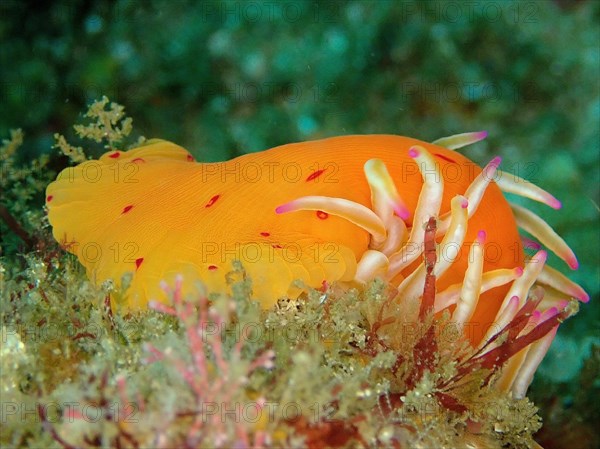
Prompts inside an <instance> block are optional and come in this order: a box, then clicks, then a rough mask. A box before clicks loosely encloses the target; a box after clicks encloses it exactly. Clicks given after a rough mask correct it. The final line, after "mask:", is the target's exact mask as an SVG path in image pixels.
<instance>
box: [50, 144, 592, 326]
mask: <svg viewBox="0 0 600 449" xmlns="http://www.w3.org/2000/svg"><path fill="white" fill-rule="evenodd" d="M484 137H485V133H466V134H460V135H456V136H452V137H448V138H444V139H439V140H438V141H436V142H435V143H426V142H422V141H419V140H416V139H412V138H408V137H401V136H395V135H351V136H342V137H333V138H327V139H323V140H316V141H310V142H301V143H292V144H288V145H282V146H279V147H276V148H272V149H270V150H266V151H263V152H259V153H252V154H246V155H244V156H241V157H238V158H235V159H233V160H230V161H227V162H222V163H197V162H195V161H194V159H193V158H192V156H191V155H190V154H189V153H188V152H187V151H186V150H185V149H183V148H181V147H179V146H177V145H175V144H173V143H170V142H166V141H162V140H151V141H149V142H148V143H147V144H146V145H144V146H141V147H138V148H136V149H132V150H129V151H124V152H122V151H111V152H109V153H106V154H104V155H103V156H102V157H101V158H100V159H99V160H90V161H86V162H84V163H82V164H80V165H78V166H76V167H71V168H67V169H65V170H64V171H63V172H61V174H60V175H59V177H58V179H57V180H56V181H54V182H53V183H51V184H50V185H49V186H48V189H47V198H46V200H47V201H46V204H47V208H48V217H49V220H50V223H51V224H52V226H53V233H54V236H55V238H56V239H57V240H58V241H59V242H61V244H62V245H63V246H64V247H65V248H66V249H67V250H68V251H70V252H72V253H73V254H75V255H77V257H78V258H79V260H80V262H81V263H82V264H83V265H84V266H85V267H86V269H87V274H88V276H89V278H90V279H91V280H93V281H94V282H95V283H96V284H100V283H102V282H104V281H106V280H108V279H112V281H113V282H114V283H115V285H116V287H117V289H118V288H120V287H121V283H122V278H123V275H124V274H126V273H131V275H132V277H131V279H130V283H129V286H128V289H127V290H126V291H125V294H124V296H122V298H121V303H120V304H119V305H120V306H121V307H124V308H125V309H126V310H136V309H141V308H145V307H146V306H147V304H148V302H149V301H150V300H158V301H166V297H165V295H164V293H163V292H162V290H161V289H160V287H159V284H160V282H161V281H162V280H167V281H172V279H173V278H174V276H175V275H178V274H181V275H183V276H184V278H185V279H198V280H201V281H202V282H203V283H204V284H205V285H206V287H207V289H208V291H213V292H228V289H229V287H228V285H227V283H226V280H225V274H226V273H227V272H228V271H230V270H231V262H232V261H233V260H240V261H241V262H242V264H243V266H244V268H245V270H246V272H247V273H248V275H249V276H250V278H251V279H252V281H253V284H252V285H253V295H254V297H255V298H256V299H257V300H258V301H260V302H261V304H262V305H263V306H264V307H265V308H267V307H270V306H272V305H273V304H274V303H275V302H276V300H277V299H278V298H280V297H285V296H288V297H298V295H299V294H300V293H301V292H302V289H301V288H300V287H298V283H295V282H294V281H295V280H298V279H299V280H301V281H302V282H303V284H304V285H306V286H310V287H320V286H321V285H322V284H323V282H324V281H326V282H327V283H332V282H340V283H344V282H360V283H364V282H367V281H369V280H370V279H373V278H375V277H381V278H383V279H385V280H388V281H391V282H392V283H394V284H395V285H397V286H398V288H399V292H400V294H405V295H417V296H418V295H419V294H420V293H422V286H423V284H422V282H423V279H424V277H423V273H422V271H423V270H422V269H421V268H420V266H422V263H423V262H422V255H423V247H422V245H423V235H424V232H425V231H424V226H425V223H426V222H427V221H428V219H429V217H435V218H437V223H438V225H437V241H438V250H437V258H438V262H437V264H436V275H437V284H436V287H437V291H438V295H437V297H436V305H435V308H436V311H439V310H442V309H444V308H446V307H453V309H454V308H455V309H456V312H455V313H456V314H457V315H460V317H461V319H462V320H463V321H465V320H471V321H478V322H487V323H489V322H491V321H492V320H493V318H494V316H496V314H497V312H498V310H499V309H500V308H501V307H505V306H506V305H507V304H508V302H509V301H510V300H511V298H512V297H513V296H514V293H515V292H516V291H517V290H519V291H520V292H521V294H522V292H523V291H528V290H529V288H530V287H531V286H532V285H533V284H534V282H537V283H542V284H544V285H545V286H546V287H547V288H548V289H549V290H550V291H552V292H554V294H553V295H550V296H552V297H555V298H560V297H577V298H579V299H581V300H584V301H585V300H587V299H588V297H587V295H586V294H585V292H584V291H583V290H582V289H581V287H579V286H578V285H576V284H574V283H572V282H571V281H569V280H568V279H567V278H566V277H564V276H563V275H560V274H559V273H558V272H556V271H554V270H552V269H550V268H549V267H546V266H545V264H544V262H545V254H546V253H545V252H544V251H539V252H538V253H537V254H536V255H535V256H534V257H533V259H532V260H533V261H534V262H539V263H537V265H536V266H532V267H527V266H526V265H527V264H526V263H525V253H524V251H523V246H522V243H521V239H522V237H521V236H520V234H519V228H523V229H525V230H526V231H527V232H528V233H530V234H531V235H532V236H533V237H535V238H537V239H538V240H539V241H540V243H541V244H543V245H544V246H546V247H547V248H548V249H550V250H552V251H554V252H555V253H557V254H558V255H559V256H560V257H561V258H563V259H564V260H565V261H566V262H567V263H568V264H569V265H570V266H571V267H572V268H576V267H577V260H576V259H575V256H574V254H573V252H572V251H571V250H570V249H569V247H568V246H567V245H566V243H565V242H564V241H563V240H562V239H561V238H560V237H559V236H558V235H557V234H556V233H555V232H554V231H553V230H552V229H551V228H550V227H549V226H548V225H547V224H546V223H545V222H543V221H542V220H541V219H540V218H539V217H537V216H536V215H533V214H532V213H531V212H529V211H527V210H526V209H524V208H522V207H518V206H514V205H511V204H510V203H509V202H508V201H507V200H506V199H505V198H504V195H503V193H502V191H507V192H511V193H516V194H520V195H522V196H525V197H528V198H531V199H534V200H537V201H541V202H545V203H546V204H548V205H550V206H551V207H554V208H559V207H560V203H559V202H558V200H556V199H555V198H554V197H552V196H551V195H550V194H548V193H547V192H544V191H543V190H541V189H540V188H538V187H536V186H535V185H533V184H531V183H529V182H527V181H525V180H523V179H520V178H517V177H515V176H513V175H509V174H507V173H504V172H501V171H500V170H498V166H499V164H500V158H494V159H493V160H492V161H491V162H490V163H489V164H488V165H487V166H486V167H485V168H484V169H483V170H482V169H481V168H480V167H479V166H477V165H476V164H475V163H473V162H471V161H470V160H469V159H467V158H466V157H465V156H462V155H461V154H459V153H457V152H456V151H454V150H455V149H457V148H459V147H461V146H464V145H467V144H469V143H473V142H476V141H477V140H481V139H482V138H484ZM529 265H535V264H529ZM515 285H518V289H517V287H515ZM515 289H517V290H515ZM523 289H525V290H523ZM473 295H476V296H477V297H478V298H479V300H478V301H475V303H472V302H471V303H469V301H468V298H469V297H471V296H473ZM465 298H467V299H465ZM522 299H523V300H525V299H526V298H522Z"/></svg>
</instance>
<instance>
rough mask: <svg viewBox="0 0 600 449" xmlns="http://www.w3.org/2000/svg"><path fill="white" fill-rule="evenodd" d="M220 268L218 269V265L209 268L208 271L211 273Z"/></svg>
mask: <svg viewBox="0 0 600 449" xmlns="http://www.w3.org/2000/svg"><path fill="white" fill-rule="evenodd" d="M218 268H219V267H217V266H216V265H209V266H208V269H209V270H210V271H215V270H217V269H218Z"/></svg>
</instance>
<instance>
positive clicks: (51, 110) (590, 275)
mask: <svg viewBox="0 0 600 449" xmlns="http://www.w3.org/2000/svg"><path fill="white" fill-rule="evenodd" d="M599 24H600V2H598V1H593V0H590V1H572V2H568V1H560V2H559V1H508V0H507V1H476V2H473V1H466V2H435V1H427V2H400V1H383V0H379V1H348V2H315V1H306V2H292V1H289V2H288V1H283V2H275V1H264V2H255V1H250V2H241V1H231V2H220V1H206V2H188V1H179V0H175V1H139V0H138V1H107V0H96V1H93V0H88V1H73V0H67V1H55V2H39V1H30V2H27V1H11V0H2V1H1V2H0V38H1V39H0V41H1V46H0V49H1V53H0V95H1V96H0V99H1V104H2V109H1V111H2V113H1V115H0V137H2V138H7V137H8V136H9V130H10V129H12V128H19V127H20V128H23V130H24V131H25V133H26V140H25V144H24V146H23V148H22V152H21V154H20V158H21V161H22V162H23V163H26V162H27V160H29V159H31V158H33V157H35V156H37V155H40V154H43V153H52V155H53V156H52V157H53V161H52V164H51V167H52V168H53V169H55V170H59V169H61V168H62V167H63V166H64V165H65V164H66V160H65V158H60V157H59V155H58V154H57V152H56V150H52V149H51V146H52V143H53V138H52V136H53V134H54V133H55V132H60V133H63V134H65V135H66V136H67V137H68V138H69V137H72V136H73V131H72V127H71V125H72V124H73V123H75V122H76V121H79V120H81V115H82V113H83V112H84V111H85V110H86V107H87V105H88V104H89V103H90V102H91V101H92V100H94V99H99V98H100V97H101V96H102V95H107V96H108V97H109V98H110V99H111V100H113V101H116V102H118V103H120V104H123V105H124V106H125V107H126V111H127V113H128V115H129V116H131V117H133V118H134V129H135V132H137V133H138V134H143V135H145V136H147V137H161V138H165V139H170V140H173V141H175V142H177V143H179V144H181V145H182V146H184V147H186V148H188V149H189V150H190V151H191V152H192V153H194V155H195V156H196V157H197V159H199V160H203V161H216V160H224V159H228V158H231V157H233V156H236V155H239V154H243V153H246V152H252V151H259V150H262V149H265V148H270V147H273V146H276V145H279V144H284V143H288V142H293V141H299V140H308V139H314V138H319V137H325V136H334V135H340V134H352V133H361V134H366V133H395V134H402V135H408V136H412V137H417V138H421V139H423V140H433V139H435V138H437V137H441V136H445V135H450V134H455V133H458V132H463V131H472V130H480V129H485V130H487V131H489V133H490V137H489V138H488V139H487V140H486V141H485V142H483V143H480V144H477V145H476V146H474V147H473V148H471V149H469V150H468V151H467V152H466V153H467V154H468V155H469V156H470V157H471V158H472V159H474V160H476V161H477V162H479V163H485V162H487V161H488V160H489V159H490V158H491V157H492V156H493V155H501V156H503V158H504V161H503V165H502V167H503V169H504V170H506V171H510V172H514V173H516V174H518V175H520V176H522V177H525V178H527V179H529V180H531V181H533V182H535V183H536V184H538V185H540V186H541V187H543V188H545V189H546V190H549V191H550V192H552V193H554V194H555V195H556V196H557V197H558V198H559V199H561V200H562V201H563V204H564V207H563V209H562V210H561V211H554V210H551V209H549V208H547V207H544V206H539V205H537V204H531V202H527V205H528V206H529V207H530V208H531V209H532V210H534V211H536V212H537V213H539V214H541V215H542V216H543V217H544V218H545V219H546V220H547V221H548V222H549V223H550V224H551V225H552V226H553V227H554V228H555V229H556V230H557V231H558V232H559V234H561V235H562V236H563V237H564V238H565V240H566V241H567V242H568V243H569V244H570V245H571V246H572V247H573V248H574V249H575V251H576V253H577V255H578V256H579V260H580V263H581V268H580V269H579V270H578V271H577V272H574V273H569V276H570V277H571V278H572V279H573V280H575V281H577V282H578V283H580V284H581V285H583V286H584V288H585V289H586V290H587V291H588V292H589V293H590V294H591V295H592V301H591V303H590V304H588V305H586V306H583V307H582V310H581V312H580V314H579V316H578V317H577V318H575V319H573V320H570V321H568V322H567V323H565V325H564V326H563V327H562V328H561V332H560V333H559V337H558V338H557V340H556V342H555V344H554V345H553V347H552V349H551V353H550V357H548V358H547V359H546V361H545V362H544V365H543V367H542V370H541V371H540V372H541V374H542V375H541V376H538V378H537V379H536V385H543V388H542V387H538V391H537V392H536V390H535V388H534V395H539V397H538V398H537V399H538V400H539V401H541V402H542V403H544V401H545V400H547V399H548V397H550V396H552V395H553V394H560V395H561V396H560V401H562V402H561V404H562V405H561V412H562V413H569V409H570V408H571V407H572V405H573V403H574V402H576V397H575V396H574V393H573V392H574V391H575V390H576V388H577V382H576V381H574V380H573V379H577V376H578V374H579V372H580V368H581V364H582V360H583V358H585V357H587V355H588V354H589V352H590V346H591V343H592V342H593V341H597V338H598V335H599V330H600V329H599V327H600V326H599V323H600V307H599V304H598V302H599V299H598V292H599V284H600V282H599V280H600V271H599V270H600V268H599V267H600V264H599V248H600V245H599V240H600V237H599V235H600V232H599V229H600V226H599V218H598V217H599V209H598V204H599V202H600V199H599V190H600V161H599V156H600V143H599V140H600V81H599V80H600V55H599V54H600V25H599ZM73 140H75V139H73ZM100 152H101V148H95V149H90V151H89V153H90V154H94V155H99V154H100ZM8 206H9V208H10V205H8ZM41 206H42V197H41V196H40V197H39V198H37V197H36V198H32V200H31V207H32V208H41ZM550 263H551V264H552V265H553V266H555V267H557V268H560V269H561V271H563V272H565V273H567V272H568V271H569V270H568V269H565V267H564V264H562V263H561V262H560V261H558V260H557V259H556V258H553V259H551V262H550ZM540 378H541V379H542V380H539V379H540ZM545 382H549V384H548V385H550V386H548V385H547V384H546V383H545ZM598 382H599V381H598V380H597V379H596V382H595V384H594V385H595V386H594V388H595V389H596V390H595V391H598V389H600V386H599V385H598ZM534 399H536V397H534ZM569 404H571V405H569ZM596 409H597V406H596ZM580 413H581V412H580ZM595 413H596V415H594V416H597V414H598V412H597V410H596V412H595ZM556 447H559V446H556Z"/></svg>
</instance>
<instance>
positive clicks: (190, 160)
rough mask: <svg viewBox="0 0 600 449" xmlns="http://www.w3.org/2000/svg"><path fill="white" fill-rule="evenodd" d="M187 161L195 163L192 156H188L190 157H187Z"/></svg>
mask: <svg viewBox="0 0 600 449" xmlns="http://www.w3.org/2000/svg"><path fill="white" fill-rule="evenodd" d="M186 159H187V160H188V161H189V162H194V156H192V155H191V154H188V155H187V157H186Z"/></svg>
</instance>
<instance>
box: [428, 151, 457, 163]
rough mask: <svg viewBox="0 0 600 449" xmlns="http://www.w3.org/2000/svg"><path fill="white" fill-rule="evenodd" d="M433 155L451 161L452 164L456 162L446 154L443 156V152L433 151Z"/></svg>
mask: <svg viewBox="0 0 600 449" xmlns="http://www.w3.org/2000/svg"><path fill="white" fill-rule="evenodd" d="M433 155H434V156H435V157H439V158H440V159H443V160H445V161H448V162H451V163H453V164H456V161H455V160H453V159H450V158H449V157H448V156H444V155H443V154H439V153H433Z"/></svg>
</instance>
